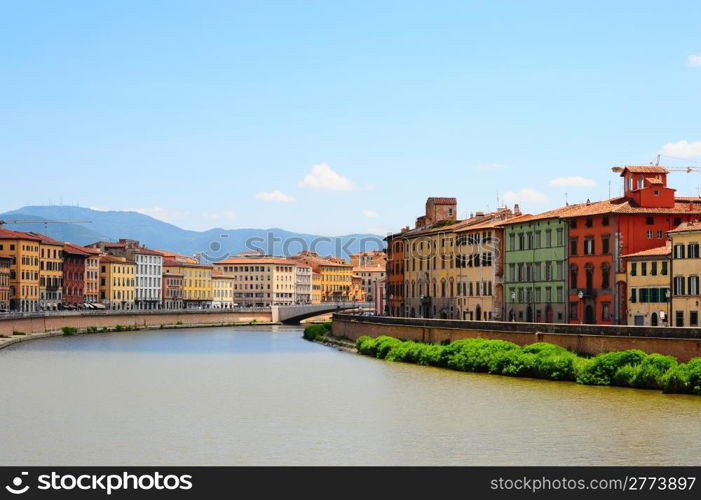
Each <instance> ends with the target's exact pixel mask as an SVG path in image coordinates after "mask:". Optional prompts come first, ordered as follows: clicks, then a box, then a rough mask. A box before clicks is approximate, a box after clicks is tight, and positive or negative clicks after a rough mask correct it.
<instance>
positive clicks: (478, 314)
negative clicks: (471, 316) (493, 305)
mask: <svg viewBox="0 0 701 500" xmlns="http://www.w3.org/2000/svg"><path fill="white" fill-rule="evenodd" d="M475 319H476V320H477V321H479V320H481V319H482V308H481V307H480V306H479V305H478V306H477V307H476V308H475Z"/></svg>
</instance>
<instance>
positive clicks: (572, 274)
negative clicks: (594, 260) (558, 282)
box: [570, 265, 577, 288]
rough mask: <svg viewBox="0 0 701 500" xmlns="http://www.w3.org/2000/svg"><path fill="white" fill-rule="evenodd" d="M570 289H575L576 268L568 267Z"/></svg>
mask: <svg viewBox="0 0 701 500" xmlns="http://www.w3.org/2000/svg"><path fill="white" fill-rule="evenodd" d="M570 288H577V266H575V265H573V266H571V267H570Z"/></svg>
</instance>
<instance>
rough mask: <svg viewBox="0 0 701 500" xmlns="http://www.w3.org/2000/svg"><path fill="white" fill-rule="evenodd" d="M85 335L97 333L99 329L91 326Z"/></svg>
mask: <svg viewBox="0 0 701 500" xmlns="http://www.w3.org/2000/svg"><path fill="white" fill-rule="evenodd" d="M85 333H97V327H96V326H89V327H87V328H86V329H85Z"/></svg>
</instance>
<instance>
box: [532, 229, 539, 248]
mask: <svg viewBox="0 0 701 500" xmlns="http://www.w3.org/2000/svg"><path fill="white" fill-rule="evenodd" d="M533 248H540V231H536V232H535V241H534V247H533Z"/></svg>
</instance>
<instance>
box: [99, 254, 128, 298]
mask: <svg viewBox="0 0 701 500" xmlns="http://www.w3.org/2000/svg"><path fill="white" fill-rule="evenodd" d="M135 299H136V264H135V263H134V262H133V261H129V260H127V259H126V258H125V257H115V256H114V255H109V254H104V255H102V256H100V302H101V303H102V305H103V306H104V307H105V308H106V309H111V310H116V311H125V310H132V309H134V303H135Z"/></svg>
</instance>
